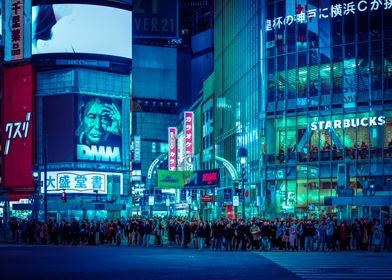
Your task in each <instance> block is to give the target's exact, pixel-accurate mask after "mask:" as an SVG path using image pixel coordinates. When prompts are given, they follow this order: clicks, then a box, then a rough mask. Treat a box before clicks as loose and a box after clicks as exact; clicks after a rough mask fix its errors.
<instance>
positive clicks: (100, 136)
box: [76, 95, 122, 163]
mask: <svg viewBox="0 0 392 280" xmlns="http://www.w3.org/2000/svg"><path fill="white" fill-rule="evenodd" d="M78 116H79V117H78V125H77V130H76V143H77V145H76V146H77V160H82V161H94V162H106V163H120V162H121V139H122V116H121V102H120V101H119V100H116V99H113V98H107V97H100V96H92V95H81V96H78Z"/></svg>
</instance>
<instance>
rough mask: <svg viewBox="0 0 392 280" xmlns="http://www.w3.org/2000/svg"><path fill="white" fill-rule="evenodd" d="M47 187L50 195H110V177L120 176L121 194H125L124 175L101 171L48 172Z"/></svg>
mask: <svg viewBox="0 0 392 280" xmlns="http://www.w3.org/2000/svg"><path fill="white" fill-rule="evenodd" d="M44 175H45V174H44V172H42V173H41V183H42V184H41V193H44V192H45V189H44V184H43V182H44V177H45V176H44ZM46 176H47V179H46V187H47V193H48V194H60V193H63V191H65V192H66V193H77V194H95V193H98V194H108V181H109V176H120V194H121V195H122V194H123V188H122V186H123V174H121V173H110V172H99V171H74V170H71V171H68V170H67V171H48V172H47V174H46Z"/></svg>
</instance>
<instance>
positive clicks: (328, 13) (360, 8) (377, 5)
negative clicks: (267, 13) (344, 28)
mask: <svg viewBox="0 0 392 280" xmlns="http://www.w3.org/2000/svg"><path fill="white" fill-rule="evenodd" d="M320 2H321V1H320ZM382 8H384V10H389V9H392V0H361V1H359V2H358V3H357V4H355V2H354V1H351V2H349V3H343V4H335V5H331V6H330V7H329V8H319V9H308V6H307V5H305V7H304V6H302V5H297V7H296V11H295V15H287V16H285V17H283V16H281V17H276V18H274V19H272V20H271V19H267V20H266V21H265V31H267V32H268V31H271V30H274V29H280V28H282V27H283V28H284V27H285V26H290V25H292V24H293V23H294V22H298V23H307V22H312V20H313V19H317V18H319V19H327V18H336V17H343V16H349V15H355V14H356V13H357V12H360V13H363V12H366V11H367V10H370V11H377V10H379V9H382Z"/></svg>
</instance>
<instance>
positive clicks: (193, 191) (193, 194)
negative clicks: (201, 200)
mask: <svg viewBox="0 0 392 280" xmlns="http://www.w3.org/2000/svg"><path fill="white" fill-rule="evenodd" d="M191 196H192V200H196V199H197V190H192V192H191Z"/></svg>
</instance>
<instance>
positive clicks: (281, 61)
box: [214, 0, 392, 219]
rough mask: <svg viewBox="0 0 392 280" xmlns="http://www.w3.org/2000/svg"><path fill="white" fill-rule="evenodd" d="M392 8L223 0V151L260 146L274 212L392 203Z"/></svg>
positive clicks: (268, 208)
mask: <svg viewBox="0 0 392 280" xmlns="http://www.w3.org/2000/svg"><path fill="white" fill-rule="evenodd" d="M250 2H251V3H250ZM391 15H392V4H391V3H390V1H371V0H361V1H351V2H346V1H316V0H297V1H288V0H287V1H275V0H273V1H272V0H267V1H224V0H222V1H216V2H215V47H216V49H215V50H216V51H215V79H216V81H217V82H216V93H215V94H216V100H217V107H216V111H217V112H216V114H215V116H216V117H217V118H216V119H215V120H214V122H216V125H218V126H217V134H218V135H217V136H216V138H215V140H216V145H217V147H218V149H217V154H220V155H222V156H223V155H224V156H225V157H226V158H227V159H229V160H230V161H231V162H232V163H236V162H237V160H236V154H235V152H236V150H238V147H240V146H245V147H246V148H247V149H248V151H249V154H248V165H249V166H247V168H248V174H249V175H248V176H249V177H248V182H247V184H251V185H252V184H255V185H257V186H258V187H257V188H259V189H260V193H259V202H260V204H259V205H260V209H259V210H260V212H261V213H262V214H265V215H266V216H271V217H272V216H274V217H275V216H277V215H283V216H284V215H297V216H301V217H302V216H306V215H309V216H310V215H315V216H320V215H321V216H322V215H327V214H331V215H338V218H342V219H343V218H355V217H367V218H371V217H374V218H382V217H383V216H384V215H388V214H389V215H390V214H391V207H390V205H391V194H392V188H391V187H392V181H391V173H392V162H391V157H392V156H391V155H392V153H391V151H392V140H391V139H392V126H391V125H392V119H391V117H392V115H391V109H392V107H391V102H392V101H391V98H392V95H391V92H392V91H391V85H392V83H391V81H392V78H391V77H392V75H391V72H392V64H391V62H392V53H391V49H392V48H391V46H392V22H391V21H390V20H389V18H390V17H391ZM219 114H221V115H219ZM258 184H259V185H258ZM247 209H248V208H247ZM247 211H250V210H247Z"/></svg>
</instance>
